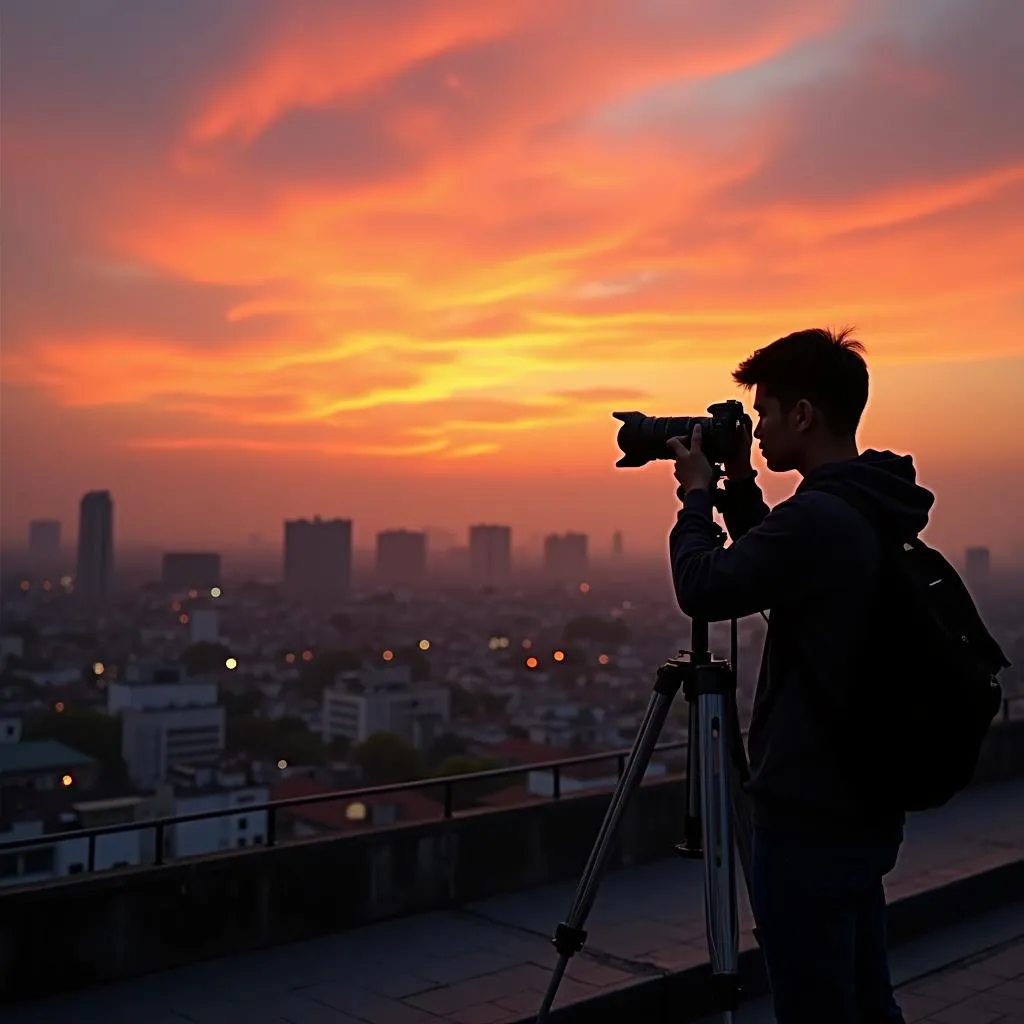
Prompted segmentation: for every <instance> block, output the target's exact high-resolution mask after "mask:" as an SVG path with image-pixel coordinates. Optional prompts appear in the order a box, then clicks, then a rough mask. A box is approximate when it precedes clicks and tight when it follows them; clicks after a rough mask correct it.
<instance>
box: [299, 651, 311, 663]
mask: <svg viewBox="0 0 1024 1024" xmlns="http://www.w3.org/2000/svg"><path fill="white" fill-rule="evenodd" d="M302 660H303V661H312V660H313V652H312V651H303V652H302Z"/></svg>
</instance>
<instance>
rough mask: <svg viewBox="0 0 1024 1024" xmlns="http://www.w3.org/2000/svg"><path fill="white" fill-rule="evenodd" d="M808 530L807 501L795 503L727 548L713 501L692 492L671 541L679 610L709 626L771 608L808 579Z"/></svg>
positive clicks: (784, 504) (703, 493)
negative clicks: (716, 520) (712, 623)
mask: <svg viewBox="0 0 1024 1024" xmlns="http://www.w3.org/2000/svg"><path fill="white" fill-rule="evenodd" d="M810 526H811V524H810V521H809V517H808V516H807V513H806V507H805V503H804V501H803V500H801V498H799V497H798V498H791V499H789V500H788V501H784V502H782V503H781V504H780V505H778V506H776V508H775V509H773V510H772V511H771V512H770V513H768V514H766V515H765V517H764V519H763V520H762V521H761V522H760V523H759V524H758V525H756V526H753V527H751V528H750V529H749V530H748V531H747V532H746V533H744V534H743V536H742V537H740V538H739V539H738V540H736V541H734V543H733V544H732V545H731V546H730V547H728V548H723V547H722V546H721V542H722V539H723V538H722V532H721V530H720V529H719V527H718V526H717V525H716V524H715V522H714V520H713V518H712V505H711V495H710V494H709V493H708V491H706V490H693V491H691V492H690V493H689V494H688V495H686V498H685V500H684V506H683V509H682V510H681V511H680V513H679V517H678V519H677V521H676V524H675V526H674V527H673V528H672V532H671V534H670V535H669V555H670V558H671V562H672V581H673V583H674V585H675V591H676V599H677V600H678V602H679V607H680V608H681V609H682V610H683V612H685V613H686V614H687V615H689V616H690V617H691V618H701V619H705V620H707V621H708V622H718V621H721V620H722V619H732V618H741V617H742V616H744V615H752V614H753V613H754V612H759V611H763V610H764V609H766V608H771V607H773V606H774V605H775V604H776V603H777V602H778V601H779V600H780V599H785V598H786V597H788V596H790V595H791V594H793V593H794V592H795V591H796V589H797V588H798V587H799V586H800V585H801V583H802V581H803V579H804V578H805V573H806V567H807V566H808V565H809V564H810V562H811V560H812V559H813V557H814V555H813V550H812V549H813V547H814V545H813V543H812V541H813V537H812V536H811V528H810Z"/></svg>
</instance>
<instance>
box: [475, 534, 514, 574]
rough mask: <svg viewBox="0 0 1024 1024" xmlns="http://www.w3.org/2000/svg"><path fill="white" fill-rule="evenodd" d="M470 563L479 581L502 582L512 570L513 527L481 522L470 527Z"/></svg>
mask: <svg viewBox="0 0 1024 1024" xmlns="http://www.w3.org/2000/svg"><path fill="white" fill-rule="evenodd" d="M469 565H470V571H471V572H472V574H473V579H474V581H475V582H477V583H482V584H485V585H492V584H495V583H502V582H504V581H505V580H507V579H508V577H509V576H510V575H511V572H512V527H511V526H489V525H487V524H480V525H478V526H471V527H470V528H469Z"/></svg>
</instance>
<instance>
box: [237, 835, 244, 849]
mask: <svg viewBox="0 0 1024 1024" xmlns="http://www.w3.org/2000/svg"><path fill="white" fill-rule="evenodd" d="M244 847H245V836H239V837H238V848H239V849H243V848H244Z"/></svg>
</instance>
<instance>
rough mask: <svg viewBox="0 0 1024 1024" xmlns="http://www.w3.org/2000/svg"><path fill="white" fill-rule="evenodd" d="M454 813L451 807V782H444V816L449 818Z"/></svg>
mask: <svg viewBox="0 0 1024 1024" xmlns="http://www.w3.org/2000/svg"><path fill="white" fill-rule="evenodd" d="M453 813H454V808H453V794H452V784H451V782H446V783H445V784H444V816H445V817H446V818H450V817H451V816H452V814H453Z"/></svg>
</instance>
